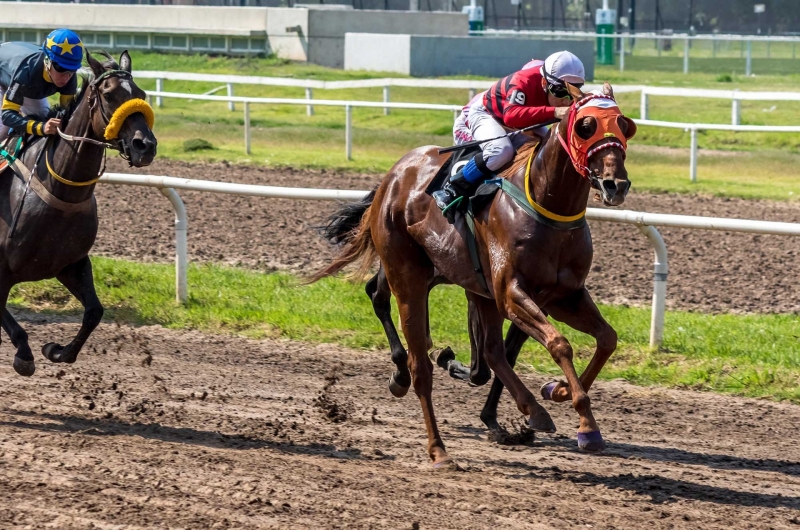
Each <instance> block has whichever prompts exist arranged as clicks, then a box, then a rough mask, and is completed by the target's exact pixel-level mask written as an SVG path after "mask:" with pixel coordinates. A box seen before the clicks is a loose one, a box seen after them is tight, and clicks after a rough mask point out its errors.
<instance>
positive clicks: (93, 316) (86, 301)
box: [42, 256, 103, 363]
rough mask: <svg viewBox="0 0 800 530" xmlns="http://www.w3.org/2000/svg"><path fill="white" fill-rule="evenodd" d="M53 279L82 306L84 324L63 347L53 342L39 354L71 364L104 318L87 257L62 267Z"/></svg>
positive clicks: (55, 360) (51, 359)
mask: <svg viewBox="0 0 800 530" xmlns="http://www.w3.org/2000/svg"><path fill="white" fill-rule="evenodd" d="M56 278H57V279H58V281H59V282H61V283H62V284H63V285H64V287H66V288H67V289H68V290H69V292H70V293H72V295H73V296H74V297H75V298H77V299H78V300H79V301H80V302H81V304H83V307H84V313H83V322H82V323H81V329H80V330H79V331H78V334H77V335H76V336H75V338H74V339H72V342H70V343H69V344H67V345H66V346H61V345H60V344H56V343H54V342H51V343H49V344H45V345H44V346H43V347H42V354H43V355H44V356H45V357H47V358H48V359H49V360H50V361H52V362H54V363H74V362H75V360H76V359H77V358H78V353H79V352H80V351H81V348H83V345H84V344H85V343H86V339H88V338H89V335H91V334H92V331H94V329H95V328H96V327H97V325H98V324H100V320H101V319H102V318H103V306H102V304H100V300H99V299H98V298H97V293H96V292H95V290H94V278H93V277H92V263H91V261H89V257H88V256H87V257H85V258H83V259H82V260H80V261H78V262H76V263H73V264H72V265H68V266H67V267H65V268H64V269H63V270H62V271H61V272H60V273H58V275H57V276H56Z"/></svg>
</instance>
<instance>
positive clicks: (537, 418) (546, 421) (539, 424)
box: [528, 406, 556, 433]
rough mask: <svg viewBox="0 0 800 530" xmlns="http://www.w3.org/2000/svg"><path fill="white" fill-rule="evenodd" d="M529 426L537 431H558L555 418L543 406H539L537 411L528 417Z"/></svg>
mask: <svg viewBox="0 0 800 530" xmlns="http://www.w3.org/2000/svg"><path fill="white" fill-rule="evenodd" d="M528 426H529V427H530V428H531V429H533V430H534V431H536V432H547V433H554V432H556V424H555V423H554V422H553V418H551V417H550V413H549V412H547V410H545V408H544V407H542V406H539V408H538V410H537V411H536V413H535V414H533V415H531V417H530V418H528Z"/></svg>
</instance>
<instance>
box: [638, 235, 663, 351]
mask: <svg viewBox="0 0 800 530" xmlns="http://www.w3.org/2000/svg"><path fill="white" fill-rule="evenodd" d="M639 230H640V231H641V232H642V233H643V234H644V235H646V236H647V239H649V240H650V244H651V245H652V246H653V251H654V252H655V261H654V262H653V309H652V312H651V314H650V347H651V348H660V347H661V345H662V344H663V342H664V313H665V312H666V305H667V276H668V275H669V265H668V263H667V246H666V245H665V244H664V239H663V238H662V237H661V234H660V233H659V232H658V230H656V229H655V227H652V226H645V225H639Z"/></svg>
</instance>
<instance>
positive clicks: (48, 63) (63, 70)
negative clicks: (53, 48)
mask: <svg viewBox="0 0 800 530" xmlns="http://www.w3.org/2000/svg"><path fill="white" fill-rule="evenodd" d="M45 62H46V66H47V67H48V68H51V67H52V68H53V70H55V71H56V72H58V73H59V74H74V73H75V70H68V69H66V68H63V67H62V66H59V65H58V64H56V63H55V62H54V61H51V60H50V59H47V58H46V59H45Z"/></svg>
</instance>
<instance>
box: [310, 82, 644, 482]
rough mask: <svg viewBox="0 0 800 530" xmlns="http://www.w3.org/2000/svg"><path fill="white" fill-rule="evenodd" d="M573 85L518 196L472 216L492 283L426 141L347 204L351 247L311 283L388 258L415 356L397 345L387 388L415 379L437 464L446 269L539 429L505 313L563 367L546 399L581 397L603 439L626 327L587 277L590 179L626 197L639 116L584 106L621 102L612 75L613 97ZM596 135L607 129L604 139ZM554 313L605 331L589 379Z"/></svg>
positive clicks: (584, 445) (479, 342) (341, 230)
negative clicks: (605, 311)
mask: <svg viewBox="0 0 800 530" xmlns="http://www.w3.org/2000/svg"><path fill="white" fill-rule="evenodd" d="M570 88H571V90H573V94H574V99H575V101H576V103H575V104H573V107H572V109H571V111H570V113H569V115H568V117H567V118H565V119H564V120H562V121H561V122H560V123H559V124H557V125H556V126H555V131H554V132H553V133H551V134H550V136H549V138H548V140H547V141H546V142H545V145H544V146H543V147H542V148H541V149H539V150H538V151H537V152H536V153H534V152H533V149H532V147H531V148H527V149H524V150H523V151H522V152H521V153H520V154H519V156H518V157H517V159H516V160H515V162H514V164H513V165H512V167H511V168H510V169H508V170H506V171H505V172H504V174H503V176H504V177H505V179H506V182H505V183H504V187H505V188H506V189H507V188H508V184H510V185H513V186H514V187H515V189H516V193H515V195H516V197H514V196H512V195H514V194H512V193H511V192H510V191H506V189H504V190H503V192H498V193H497V194H496V196H495V197H494V198H493V200H492V201H491V203H490V204H488V205H487V206H486V207H485V208H483V209H481V210H480V211H479V212H477V213H476V214H475V216H474V227H475V235H476V239H477V251H478V256H479V259H480V263H481V268H482V272H481V273H482V274H483V279H484V280H485V282H482V281H480V280H479V278H478V276H477V275H476V273H475V270H474V269H473V266H472V263H471V261H470V254H469V249H468V244H467V226H466V223H465V222H464V219H463V218H462V219H460V220H459V221H457V222H456V223H455V224H453V225H451V224H449V223H448V222H447V219H446V218H445V217H444V216H443V215H442V212H441V211H440V210H439V209H438V208H437V207H436V204H435V203H434V201H433V200H432V199H431V197H430V196H428V195H427V194H426V193H425V189H426V187H427V186H428V184H429V183H430V182H431V180H432V179H433V178H434V176H435V175H436V174H437V172H438V171H439V169H440V168H441V167H442V164H444V163H445V162H446V160H447V156H443V155H440V154H439V152H438V148H437V147H431V146H428V147H421V148H418V149H415V150H413V151H411V152H410V153H408V154H407V155H405V156H404V157H403V158H402V159H401V160H400V161H398V162H397V163H396V164H395V165H394V167H393V168H392V169H391V170H390V171H389V173H388V174H387V175H386V177H385V178H384V179H383V180H382V181H381V183H380V185H379V186H378V187H377V188H376V190H375V191H373V192H372V193H370V194H369V195H368V196H367V197H366V198H365V199H364V200H363V201H361V202H360V203H358V204H354V205H347V206H345V207H344V208H343V209H342V210H341V211H340V212H339V213H338V214H337V215H335V216H334V218H333V221H332V223H331V224H330V225H329V226H328V228H327V229H326V231H325V234H326V235H327V236H328V237H329V238H330V239H332V240H334V241H339V242H345V243H346V246H345V247H344V249H343V250H342V252H341V254H340V255H339V256H337V257H336V258H335V259H334V261H333V262H332V263H331V264H330V265H329V266H327V267H326V268H324V269H323V270H321V271H319V272H318V273H317V274H316V275H314V277H313V278H312V281H316V280H319V279H321V278H323V277H326V276H330V275H333V274H335V273H337V272H339V271H341V270H342V269H343V268H344V267H346V266H347V265H349V264H351V263H355V262H357V261H360V262H361V266H362V268H361V270H362V271H366V270H367V269H368V268H369V266H370V265H371V264H372V263H373V262H374V260H375V259H376V258H378V259H379V260H380V263H381V266H382V271H381V273H379V276H381V275H382V276H383V278H385V281H386V282H387V284H388V286H389V288H390V289H391V293H392V294H393V295H394V296H395V298H396V300H397V305H398V309H399V311H400V321H401V323H402V328H403V335H404V336H405V338H406V342H407V344H408V354H409V355H408V362H407V363H400V362H398V361H399V360H400V359H399V358H397V357H396V356H394V355H393V360H394V361H395V363H396V364H397V371H396V372H395V374H394V375H393V376H392V379H391V384H390V388H391V389H392V392H393V394H395V395H396V396H398V397H399V396H402V395H403V394H405V392H407V391H408V388H409V386H410V385H411V383H412V382H413V385H414V391H415V392H416V394H417V396H418V397H419V399H420V403H421V405H422V412H423V417H424V421H425V426H426V429H427V434H428V454H429V456H430V458H431V460H432V463H433V465H434V466H435V467H441V466H443V465H445V464H447V465H449V466H452V465H454V464H453V462H452V460H451V459H450V457H449V456H448V454H447V452H446V451H445V447H444V442H443V441H442V437H441V435H440V433H439V429H438V426H437V424H436V419H435V416H434V409H433V402H432V400H431V391H432V371H433V365H432V363H431V361H430V359H429V358H428V355H427V352H428V350H429V349H431V348H432V341H431V338H430V333H429V325H428V292H429V289H430V288H431V287H432V286H433V285H434V284H435V283H441V282H442V277H443V278H446V281H447V283H454V284H456V285H459V286H461V287H462V288H464V289H465V291H466V293H467V297H468V299H469V301H470V304H471V311H472V313H471V316H472V317H473V318H474V319H477V321H478V322H480V333H478V334H477V336H476V337H475V341H476V346H477V348H478V350H479V351H480V352H481V353H482V354H483V356H484V358H485V359H486V362H487V364H488V366H489V368H491V369H492V370H493V371H494V373H495V375H496V376H497V377H498V378H499V379H500V380H501V381H502V382H503V383H504V385H505V386H506V387H507V388H508V389H509V392H510V393H511V395H512V397H513V398H514V400H515V401H516V403H517V407H518V409H519V410H520V412H522V413H523V414H525V415H526V416H528V417H529V423H530V425H531V426H532V427H533V428H534V430H539V431H547V432H552V431H553V430H554V426H553V423H552V420H551V419H550V416H549V415H548V414H547V412H546V410H545V409H544V408H543V407H542V406H541V405H540V404H539V403H537V402H536V399H535V398H534V396H533V394H532V393H531V392H530V391H529V390H528V389H527V388H526V387H525V385H524V384H523V383H522V381H520V379H519V377H518V376H517V375H516V374H515V373H514V371H513V369H512V368H511V366H510V365H509V363H508V361H507V360H506V356H505V349H504V346H503V334H502V333H503V321H504V319H509V320H511V321H512V322H513V323H514V324H515V325H516V326H517V327H518V328H519V329H520V330H522V331H523V332H524V333H525V334H527V335H529V336H531V337H533V338H535V339H536V340H537V341H539V342H540V343H541V344H542V345H544V346H545V348H547V350H548V351H549V352H550V354H551V355H552V357H553V359H554V360H555V362H556V363H557V364H558V365H559V367H560V368H561V369H562V371H563V372H564V375H565V376H566V380H567V383H566V385H564V384H559V385H551V387H548V391H547V395H546V398H548V399H553V400H555V401H566V400H568V399H571V400H572V403H573V406H574V408H575V410H576V411H577V412H578V415H579V416H580V427H579V429H578V445H579V447H580V448H581V449H584V450H588V451H599V450H602V449H603V448H604V447H605V442H604V441H603V439H602V436H601V435H600V429H599V426H598V424H597V422H596V420H595V418H594V416H593V414H592V410H591V405H590V400H589V396H588V395H587V391H588V390H589V388H590V387H591V385H592V383H593V382H594V380H595V378H596V377H597V374H598V373H599V372H600V369H601V368H602V367H603V365H604V364H605V362H606V360H607V359H608V357H609V356H610V355H611V353H612V352H613V351H614V350H615V349H616V342H617V337H616V333H615V332H614V330H613V328H611V326H610V325H609V324H608V323H607V322H606V321H605V320H604V319H603V317H602V316H601V315H600V312H599V311H598V309H597V307H596V306H595V304H594V302H593V301H592V299H591V296H590V295H589V293H588V291H587V290H586V288H585V287H584V281H585V279H586V276H587V275H588V272H589V268H590V266H591V262H592V240H591V235H590V233H589V228H588V226H587V225H586V223H585V218H584V216H585V210H586V203H587V199H588V196H589V192H590V190H591V188H592V187H595V188H596V189H598V191H600V192H601V193H602V197H603V200H604V202H606V204H609V205H614V206H617V205H619V204H621V203H622V202H623V201H624V198H625V195H626V194H627V191H628V189H629V186H630V181H629V180H628V175H627V171H626V169H625V165H624V160H625V151H624V149H625V146H626V145H627V144H626V140H627V138H630V137H631V136H633V134H634V133H635V127H636V126H635V124H634V123H633V121H632V120H630V119H629V118H626V117H624V116H623V115H622V114H621V112H620V111H619V108H618V107H616V105H615V104H614V105H613V107H611V108H606V109H605V110H604V111H603V112H604V113H605V114H603V115H602V116H603V117H602V119H601V118H595V117H593V116H591V115H586V116H581V112H579V109H580V108H588V106H587V107H582V105H584V104H585V102H586V101H587V100H589V99H592V98H604V99H606V100H611V102H613V96H612V95H611V94H612V93H611V87H610V86H609V85H608V84H606V86H605V93H606V94H607V95H605V96H604V95H594V96H587V95H585V94H582V93H580V91H578V90H577V89H574V87H570ZM609 113H611V118H609ZM609 119H611V121H609ZM609 124H611V125H609ZM609 127H611V129H609ZM598 134H599V137H600V139H599V140H595V139H596V138H597V137H598ZM589 140H591V145H585V146H583V147H582V148H580V149H579V150H578V151H575V149H574V146H575V145H581V142H584V143H585V142H587V141H589ZM534 154H535V156H534ZM528 155H530V156H528ZM522 190H526V192H527V195H528V197H527V199H528V202H529V204H522V203H521V201H519V198H520V197H523V198H525V194H526V192H523V191H522ZM533 210H536V212H538V213H539V214H541V215H538V216H537V215H536V213H535V212H533ZM484 283H485V285H486V288H488V291H487V290H486V289H485V288H484ZM368 289H369V288H368ZM548 314H549V315H550V316H552V317H553V318H555V319H557V320H560V321H562V322H564V323H566V324H568V325H570V326H572V327H573V328H575V329H577V330H580V331H582V332H584V333H588V334H590V335H592V336H593V337H595V339H596V340H597V349H596V351H595V354H594V356H593V357H592V360H591V361H590V363H589V365H588V366H587V368H586V370H585V371H584V372H583V374H581V376H580V377H579V376H578V374H577V372H576V370H575V367H574V365H573V362H572V357H573V352H572V347H571V346H570V344H569V342H568V341H567V340H566V338H564V336H563V335H561V334H560V333H559V332H558V331H557V330H556V328H555V327H554V326H553V325H552V324H551V323H550V322H549V321H548V319H547V315H548ZM384 325H386V323H385V322H384ZM388 331H389V330H388V329H387V332H388Z"/></svg>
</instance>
